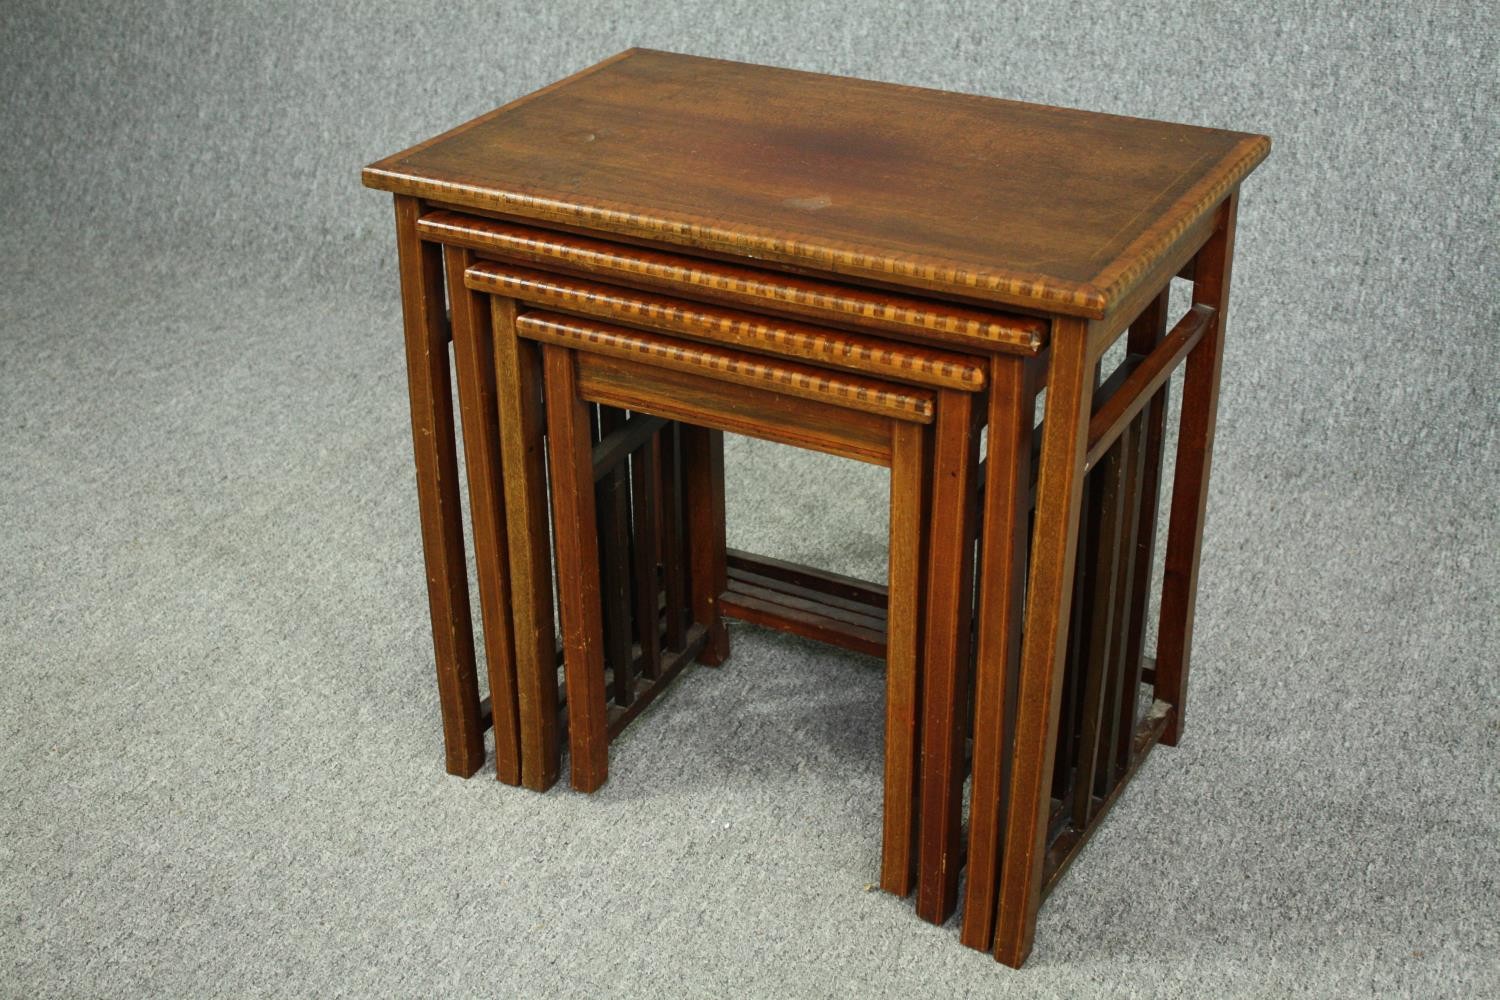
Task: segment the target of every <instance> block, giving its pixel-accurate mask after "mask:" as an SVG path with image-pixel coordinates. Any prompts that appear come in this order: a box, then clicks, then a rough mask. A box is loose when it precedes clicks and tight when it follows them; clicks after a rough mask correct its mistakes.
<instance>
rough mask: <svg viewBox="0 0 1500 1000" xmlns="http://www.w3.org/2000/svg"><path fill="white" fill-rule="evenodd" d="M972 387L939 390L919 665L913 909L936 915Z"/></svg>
mask: <svg viewBox="0 0 1500 1000" xmlns="http://www.w3.org/2000/svg"><path fill="white" fill-rule="evenodd" d="M974 416H975V414H974V406H973V397H972V394H971V393H967V392H961V391H957V390H952V389H944V390H941V391H940V392H939V393H938V399H937V416H936V421H935V425H934V427H933V455H932V485H931V501H930V502H931V505H932V506H931V512H932V513H931V517H930V521H931V525H930V530H929V534H928V547H929V548H928V556H927V560H928V567H927V610H926V613H925V619H926V621H925V623H924V628H925V632H926V634H925V636H924V641H923V648H924V654H923V665H922V790H921V795H922V797H921V813H920V814H919V815H920V818H919V820H918V830H919V838H920V844H921V847H920V853H919V855H918V859H917V904H916V909H917V915H918V916H919V917H921V918H922V919H923V920H927V921H930V922H932V923H935V924H940V923H942V922H943V921H944V920H947V919H948V916H949V914H951V913H952V912H953V908H954V907H955V906H956V905H957V903H958V875H959V862H960V858H961V857H962V855H961V853H960V851H961V848H962V840H961V836H962V825H961V821H962V816H961V811H962V807H963V783H964V756H963V751H964V732H965V729H966V726H965V725H964V723H963V716H964V710H965V709H966V708H967V707H968V690H967V689H968V677H969V639H970V624H971V621H972V616H973V600H972V596H973V595H972V589H971V588H972V586H973V567H974V520H975V517H976V516H977V511H976V509H975V506H976V503H975V502H976V489H975V486H976V484H975V477H974V470H975V468H976V466H977V465H978V454H977V449H978V447H979V435H978V433H977V429H976V428H975V426H974V424H975V419H974Z"/></svg>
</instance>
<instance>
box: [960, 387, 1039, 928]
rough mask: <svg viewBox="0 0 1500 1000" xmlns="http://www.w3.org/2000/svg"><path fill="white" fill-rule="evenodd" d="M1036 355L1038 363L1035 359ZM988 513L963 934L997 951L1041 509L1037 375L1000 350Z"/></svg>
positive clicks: (992, 402) (992, 400) (992, 403)
mask: <svg viewBox="0 0 1500 1000" xmlns="http://www.w3.org/2000/svg"><path fill="white" fill-rule="evenodd" d="M1032 364H1033V365H1034V364H1035V363H1034V362H1033V363H1032ZM993 365H994V367H993V369H992V372H991V375H990V394H989V400H988V403H989V417H988V424H989V433H988V440H987V452H988V453H987V456H986V460H985V463H984V469H985V479H984V506H983V514H982V520H981V522H980V526H981V530H980V539H981V541H980V546H981V548H980V553H979V595H978V605H977V608H976V612H975V614H976V617H977V619H978V628H976V630H975V634H976V637H977V644H976V647H975V651H974V677H975V680H974V755H973V768H972V771H973V783H974V784H973V792H972V794H971V796H970V799H971V805H970V810H969V851H968V865H969V874H968V881H967V883H966V886H965V890H964V915H963V925H962V928H961V930H960V939H961V940H962V941H963V943H964V944H966V945H968V946H969V947H970V948H977V949H982V950H986V951H987V950H989V948H990V946H991V944H992V943H993V940H994V927H995V892H996V888H997V885H996V880H997V876H998V874H999V858H1000V832H1001V825H1002V823H1003V821H1004V815H1005V813H1004V809H1005V799H1004V790H1005V789H1006V788H1007V787H1008V785H1009V778H1010V749H1011V742H1012V740H1011V737H1012V732H1013V728H1014V723H1013V720H1011V716H1013V714H1014V707H1015V672H1016V665H1017V661H1018V660H1019V658H1020V653H1021V607H1022V598H1023V596H1024V594H1025V587H1026V579H1025V574H1026V549H1027V544H1026V533H1027V528H1028V527H1029V518H1028V514H1029V512H1030V508H1031V456H1032V426H1031V421H1032V413H1033V410H1034V408H1035V405H1036V378H1035V375H1034V374H1033V373H1031V372H1029V371H1027V366H1026V365H1025V364H1023V363H1022V362H1018V361H1014V360H1012V359H1009V358H995V359H994V362H993Z"/></svg>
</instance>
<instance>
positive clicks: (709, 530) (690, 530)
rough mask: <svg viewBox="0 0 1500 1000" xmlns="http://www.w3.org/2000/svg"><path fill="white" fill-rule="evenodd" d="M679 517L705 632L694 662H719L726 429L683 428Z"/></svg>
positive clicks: (696, 611) (696, 615)
mask: <svg viewBox="0 0 1500 1000" xmlns="http://www.w3.org/2000/svg"><path fill="white" fill-rule="evenodd" d="M682 492H683V507H684V509H683V516H684V518H685V519H686V521H687V539H688V605H689V606H690V607H691V608H692V610H693V621H694V622H696V623H697V624H699V625H701V626H702V627H703V630H704V632H705V633H707V635H708V640H707V641H706V642H705V643H704V645H703V649H702V651H701V652H700V653H699V654H698V662H699V663H704V664H707V665H708V666H718V665H719V664H721V663H723V662H724V660H725V659H727V658H728V656H729V630H728V629H726V628H725V627H724V617H723V613H722V612H721V610H720V608H719V598H720V597H721V596H722V595H723V593H724V591H725V590H726V589H727V588H728V586H729V568H728V565H727V564H726V562H725V553H724V550H725V548H726V545H725V541H724V531H725V525H724V431H723V430H721V429H719V428H714V427H702V426H696V425H689V424H684V425H683V427H682Z"/></svg>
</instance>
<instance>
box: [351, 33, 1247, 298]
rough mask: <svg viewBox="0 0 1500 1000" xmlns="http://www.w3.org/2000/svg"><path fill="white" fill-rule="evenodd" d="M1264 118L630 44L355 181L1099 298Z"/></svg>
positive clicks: (935, 284) (769, 251) (1201, 202)
mask: <svg viewBox="0 0 1500 1000" xmlns="http://www.w3.org/2000/svg"><path fill="white" fill-rule="evenodd" d="M1269 150H1270V140H1269V139H1267V138H1266V137H1265V136H1260V135H1251V134H1246V133H1241V132H1226V131H1221V130H1218V129H1209V128H1200V127H1197V126H1191V125H1176V124H1169V123H1166V122H1157V121H1148V120H1145V119H1138V118H1124V117H1119V116H1116V115H1105V114H1096V113H1093V112H1086V111H1077V110H1071V109H1066V108H1055V107H1047V106H1043V105H1036V104H1025V103H1021V102H1017V101H1006V100H999V99H996V98H989V97H978V96H974V95H968V94H954V93H947V92H943V91H936V90H924V89H919V88H915V87H904V86H897V85H894V84H887V83H871V82H867V81H863V80H856V79H849V78H844V77H833V76H824V75H821V74H816V73H804V72H799V71H794V70H785V69H773V68H768V67H763V66H753V65H748V64H744V63H734V62H726V61H722V60H717V59H703V58H698V57H694V56H684V55H676V54H672V53H667V52H655V51H650V50H643V49H632V50H630V51H628V52H624V53H621V54H620V55H617V56H614V57H612V58H610V59H607V60H605V61H604V62H601V63H599V64H597V65H595V66H592V67H590V68H588V69H586V70H584V71H582V72H581V73H578V74H576V75H574V76H572V77H569V78H567V79H565V80H562V81H560V82H558V83H556V84H553V85H552V86H550V87H546V88H543V89H542V90H539V91H537V92H536V93H534V94H531V95H529V96H527V97H523V98H521V99H519V100H517V101H514V102H512V103H511V104H508V105H506V106H505V107H503V108H500V109H498V110H496V111H493V112H490V113H489V114H487V115H484V116H481V117H480V118H476V119H475V120H473V121H471V122H469V123H468V124H465V125H461V126H459V127H458V128H456V129H454V130H452V131H450V132H447V133H445V134H443V135H440V136H438V137H436V138H434V139H431V140H428V141H427V142H424V143H421V144H419V145H417V146H414V147H412V148H411V149H408V150H406V151H405V152H402V153H397V154H396V155H394V156H391V157H389V158H387V159H384V160H381V161H380V162H378V163H375V164H372V165H371V166H369V167H366V168H365V171H364V182H365V183H366V184H367V185H369V186H370V187H375V188H380V189H383V190H387V191H393V192H396V193H398V194H409V195H415V196H417V197H422V198H426V199H430V200H433V201H437V202H441V203H444V204H448V205H453V206H458V207H461V208H471V209H478V210H483V211H489V212H496V213H500V214H503V215H507V216H511V217H514V218H518V219H527V220H533V221H536V222H539V223H541V224H543V225H545V224H548V223H551V224H554V225H564V226H569V227H577V228H581V229H586V230H590V231H595V232H599V233H606V234H610V233H612V234H618V235H621V236H625V237H628V238H633V239H640V240H646V241H650V242H655V243H660V244H671V245H678V246H683V247H691V248H697V249H700V250H704V251H707V252H711V253H715V254H724V255H731V256H736V257H742V258H747V259H753V260H757V261H761V262H764V263H770V264H772V265H775V264H782V265H786V266H790V267H794V268H797V269H802V270H813V271H819V272H825V273H830V274H837V275H844V276H847V277H849V278H851V279H853V280H856V281H858V280H861V279H863V280H866V281H872V282H877V283H880V284H883V285H888V286H898V287H906V288H911V289H915V290H921V291H927V292H930V293H937V294H951V295H956V296H961V297H964V298H968V299H976V300H981V301H988V302H995V303H1003V304H1007V305H1011V306H1017V307H1021V308H1026V309H1034V310H1038V311H1042V312H1055V313H1064V314H1069V315H1077V316H1084V317H1092V318H1101V317H1104V316H1106V315H1108V313H1109V312H1110V311H1111V309H1113V307H1114V306H1115V305H1117V304H1118V303H1119V302H1120V301H1121V300H1123V299H1124V298H1125V297H1126V296H1127V295H1128V294H1129V293H1130V291H1131V290H1132V288H1133V287H1134V283H1135V282H1136V281H1137V280H1138V279H1139V278H1141V277H1142V276H1143V275H1144V274H1145V273H1146V272H1147V271H1148V270H1149V269H1150V268H1151V267H1152V266H1153V265H1154V264H1156V263H1157V262H1158V260H1159V259H1160V258H1161V257H1162V256H1163V255H1165V254H1166V253H1167V251H1168V249H1169V248H1170V246H1171V244H1172V242H1173V241H1174V240H1175V239H1176V238H1177V237H1178V236H1180V235H1181V234H1182V233H1183V232H1184V231H1186V230H1187V229H1188V228H1189V227H1190V226H1191V225H1193V224H1194V223H1195V222H1197V221H1198V220H1200V219H1201V218H1202V217H1203V216H1204V215H1205V214H1206V213H1208V212H1211V211H1213V209H1214V207H1215V206H1216V205H1217V203H1218V202H1219V201H1220V200H1221V199H1222V198H1223V197H1224V196H1225V195H1226V194H1227V193H1228V192H1229V191H1230V190H1231V189H1232V188H1233V187H1234V186H1236V185H1237V184H1239V183H1240V181H1242V180H1243V179H1244V178H1245V176H1246V175H1248V174H1249V173H1250V171H1251V170H1253V169H1254V168H1255V166H1256V165H1257V164H1259V163H1260V161H1261V160H1263V159H1265V157H1266V155H1267V153H1268V152H1269Z"/></svg>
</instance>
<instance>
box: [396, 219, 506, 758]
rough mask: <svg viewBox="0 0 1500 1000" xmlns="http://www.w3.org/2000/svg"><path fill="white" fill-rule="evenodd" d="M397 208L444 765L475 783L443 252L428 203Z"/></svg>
mask: <svg viewBox="0 0 1500 1000" xmlns="http://www.w3.org/2000/svg"><path fill="white" fill-rule="evenodd" d="M395 208H396V256H397V260H398V263H399V269H400V274H401V313H402V320H403V325H404V329H405V340H406V379H407V391H408V394H409V396H410V401H411V431H412V457H413V458H414V459H415V461H416V475H417V507H418V510H419V512H420V515H421V522H422V557H423V561H424V562H425V563H426V571H427V603H428V610H429V612H430V614H431V617H432V646H433V659H434V661H435V666H436V668H437V684H438V706H439V709H440V711H441V712H442V717H443V749H444V759H445V765H446V767H447V770H448V773H449V774H456V775H459V776H461V777H465V778H467V777H469V776H470V775H472V774H473V773H474V772H476V771H478V770H479V768H480V767H482V766H483V765H484V726H483V723H482V721H481V720H480V713H479V680H478V677H477V676H476V671H475V665H474V626H473V622H472V621H471V620H470V617H469V579H468V569H467V564H466V559H465V555H464V538H463V513H462V510H461V507H460V504H459V493H458V490H459V484H458V454H457V451H456V446H455V441H454V427H453V397H452V392H453V389H452V384H451V382H450V381H449V373H448V326H447V319H446V316H445V314H444V307H443V259H442V251H441V250H440V249H439V248H438V247H437V246H436V245H433V244H426V243H423V242H422V241H421V239H420V238H418V236H417V229H416V226H417V217H418V215H419V214H420V213H421V202H419V201H418V200H417V199H415V198H410V197H406V196H403V195H397V196H396V199H395Z"/></svg>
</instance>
